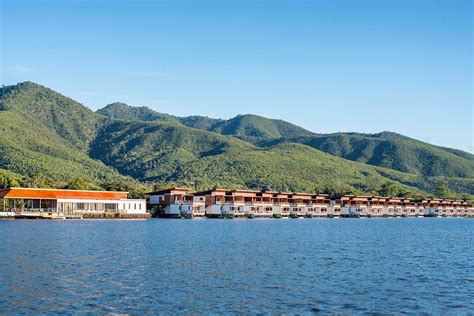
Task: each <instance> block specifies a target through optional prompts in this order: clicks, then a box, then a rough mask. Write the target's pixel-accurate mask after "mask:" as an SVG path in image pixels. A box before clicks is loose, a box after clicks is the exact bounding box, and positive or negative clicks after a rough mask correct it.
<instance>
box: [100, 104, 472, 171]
mask: <svg viewBox="0 0 474 316" xmlns="http://www.w3.org/2000/svg"><path fill="white" fill-rule="evenodd" d="M124 106H126V105H124ZM128 108H129V109H136V108H134V107H130V106H128ZM100 111H102V110H99V112H100ZM128 111H132V110H128ZM147 112H150V113H155V114H154V115H155V117H157V120H162V119H159V118H158V117H159V115H160V114H159V113H158V112H155V111H153V110H151V109H148V108H147ZM113 117H114V118H123V119H126V118H127V117H126V116H122V117H121V116H120V115H114V116H113ZM137 117H138V116H135V118H137ZM128 118H129V116H128ZM175 120H176V121H179V122H181V124H184V125H187V126H190V127H194V128H198V129H204V130H208V131H212V132H216V133H220V134H223V135H230V136H235V137H238V138H240V139H242V140H245V141H248V142H250V143H253V144H255V145H257V146H259V147H271V146H274V145H276V144H282V143H298V144H304V145H307V146H310V147H313V148H315V149H318V150H321V151H323V152H326V153H329V154H331V155H334V156H338V157H341V158H344V159H348V160H352V161H357V162H363V163H366V164H369V165H373V166H379V167H385V168H390V169H393V170H397V171H401V172H406V173H413V174H416V175H419V176H425V177H440V176H444V177H458V178H474V155H472V154H469V153H467V152H463V151H461V150H457V149H452V148H445V147H439V146H434V145H431V144H427V143H424V142H421V141H418V140H415V139H412V138H409V137H406V136H403V135H400V134H396V133H391V132H382V133H377V134H361V133H335V134H315V133H312V132H309V131H307V130H305V129H303V128H300V127H298V126H296V125H293V124H291V123H288V122H285V121H282V120H272V119H267V118H263V117H260V116H256V115H239V116H237V117H235V118H232V119H230V120H220V119H210V118H207V117H185V118H175Z"/></svg>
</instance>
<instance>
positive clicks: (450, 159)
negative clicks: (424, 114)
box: [260, 132, 474, 178]
mask: <svg viewBox="0 0 474 316" xmlns="http://www.w3.org/2000/svg"><path fill="white" fill-rule="evenodd" d="M277 143H300V144H305V145H308V146H311V147H313V148H316V149H319V150H321V151H324V152H326V153H329V154H331V155H335V156H338V157H342V158H345V159H349V160H353V161H359V162H363V163H366V164H370V165H374V166H380V167H386V168H390V169H393V170H398V171H402V172H406V173H412V174H416V175H421V176H427V177H428V176H430V177H440V176H443V177H461V178H474V156H473V155H471V154H468V153H463V152H461V151H458V152H452V151H450V150H446V149H444V148H441V147H437V146H433V145H430V144H427V143H424V142H421V141H418V140H415V139H411V138H408V137H405V136H402V135H398V134H395V133H387V132H384V133H379V134H357V133H337V134H328V135H314V136H308V137H295V138H282V139H278V140H271V141H268V142H264V143H261V144H260V145H266V146H273V145H275V144H277ZM460 153H463V154H460Z"/></svg>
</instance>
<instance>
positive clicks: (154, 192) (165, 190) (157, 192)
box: [145, 187, 189, 195]
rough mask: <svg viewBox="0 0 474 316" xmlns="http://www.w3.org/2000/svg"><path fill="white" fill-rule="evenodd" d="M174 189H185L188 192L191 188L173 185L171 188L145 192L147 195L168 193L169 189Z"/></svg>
mask: <svg viewBox="0 0 474 316" xmlns="http://www.w3.org/2000/svg"><path fill="white" fill-rule="evenodd" d="M173 190H182V191H185V192H186V193H187V192H188V191H189V188H185V187H172V188H169V189H163V190H158V191H153V192H148V193H145V195H151V194H159V193H166V192H167V191H173Z"/></svg>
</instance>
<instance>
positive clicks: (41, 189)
mask: <svg viewBox="0 0 474 316" xmlns="http://www.w3.org/2000/svg"><path fill="white" fill-rule="evenodd" d="M12 189H14V190H39V191H66V192H94V193H126V194H128V191H105V190H73V189H50V188H20V187H10V188H4V189H0V192H3V191H7V190H12Z"/></svg>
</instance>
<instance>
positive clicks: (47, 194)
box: [0, 188, 127, 200]
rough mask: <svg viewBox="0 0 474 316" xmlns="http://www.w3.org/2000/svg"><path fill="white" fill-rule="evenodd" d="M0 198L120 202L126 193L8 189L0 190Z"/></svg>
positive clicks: (125, 196)
mask: <svg viewBox="0 0 474 316" xmlns="http://www.w3.org/2000/svg"><path fill="white" fill-rule="evenodd" d="M0 198H8V199H52V200H55V199H89V200H120V199H126V198H127V192H115V191H88V190H63V189H30V188H8V189H2V190H0Z"/></svg>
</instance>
